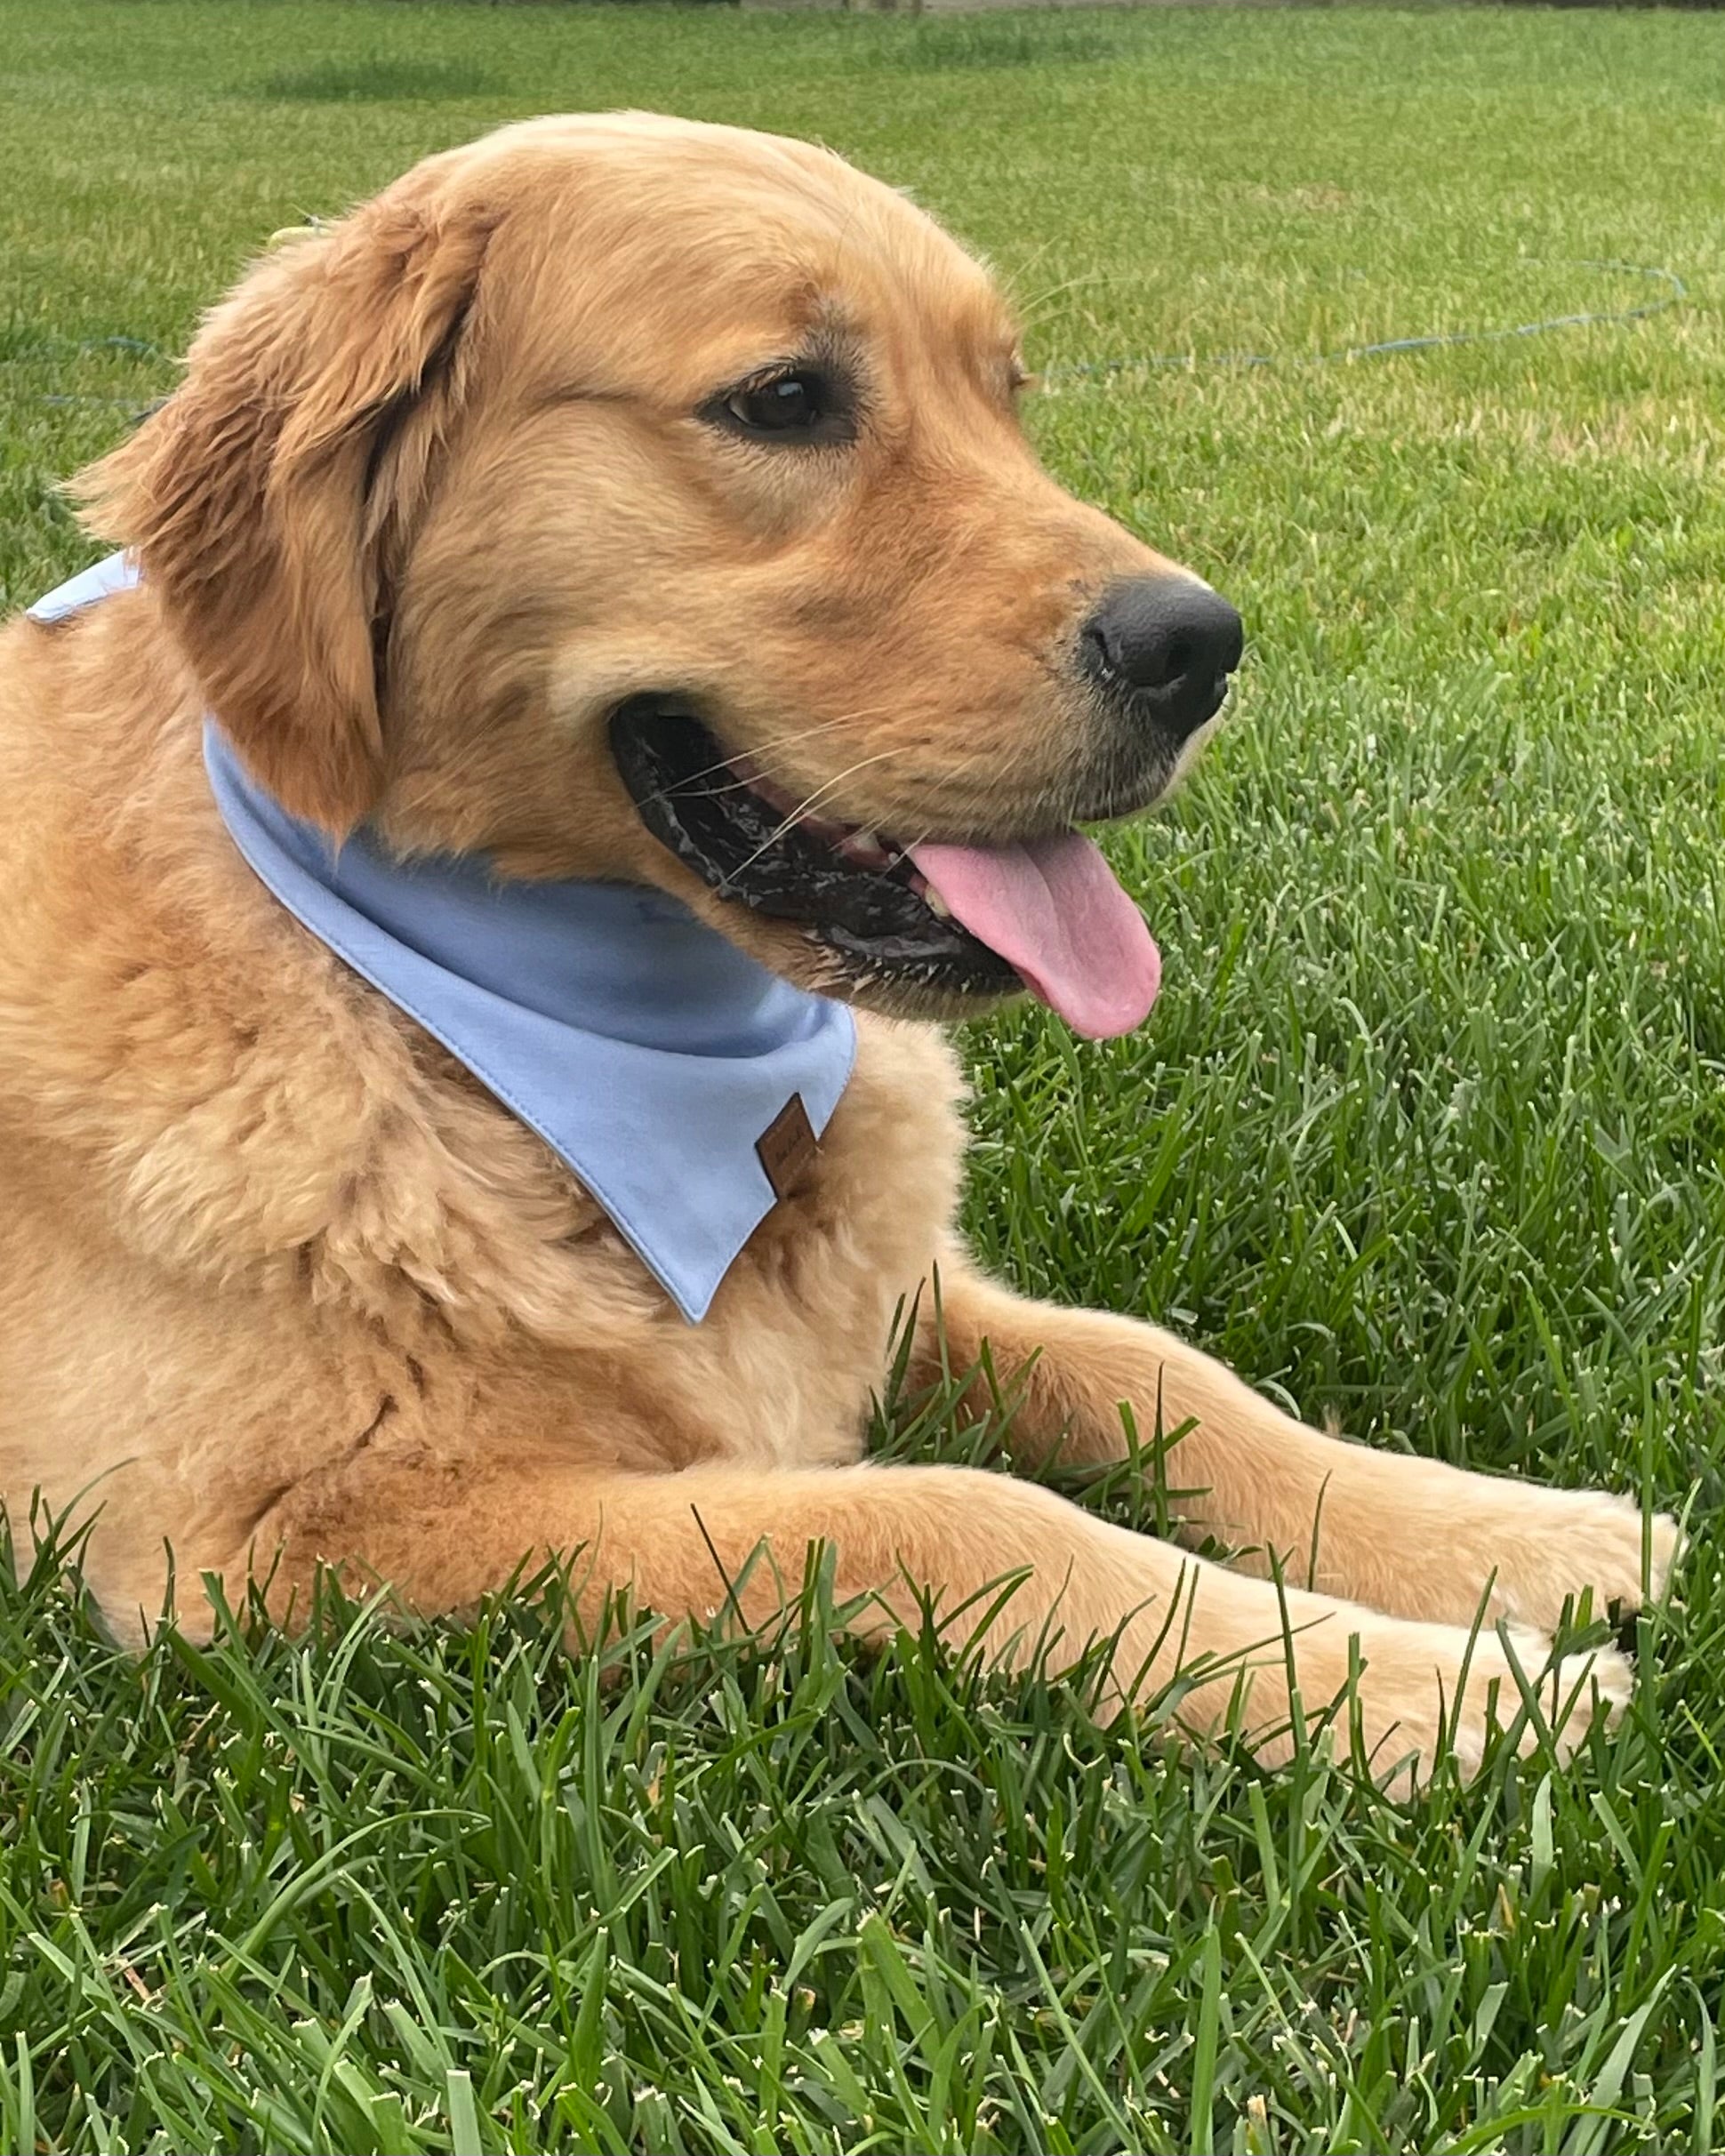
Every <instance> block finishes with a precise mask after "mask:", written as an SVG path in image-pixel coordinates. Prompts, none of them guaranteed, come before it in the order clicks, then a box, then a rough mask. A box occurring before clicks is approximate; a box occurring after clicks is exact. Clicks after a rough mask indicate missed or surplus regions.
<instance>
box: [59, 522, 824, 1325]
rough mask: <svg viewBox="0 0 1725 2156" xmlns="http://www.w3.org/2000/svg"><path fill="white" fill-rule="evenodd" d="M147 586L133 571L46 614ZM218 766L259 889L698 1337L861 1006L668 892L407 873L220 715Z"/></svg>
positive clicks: (67, 598)
mask: <svg viewBox="0 0 1725 2156" xmlns="http://www.w3.org/2000/svg"><path fill="white" fill-rule="evenodd" d="M133 581H136V578H135V575H134V574H133V573H132V572H131V571H130V569H129V568H128V567H127V566H126V565H124V564H123V563H121V562H120V561H119V560H118V557H116V559H115V560H114V561H111V562H105V563H101V564H99V565H97V567H96V568H95V569H94V570H92V571H88V572H86V573H85V574H84V576H83V577H81V578H75V579H74V580H73V581H72V582H71V583H69V584H67V585H63V586H61V587H60V589H59V590H57V591H55V592H52V593H50V594H49V596H48V597H46V598H45V599H44V600H42V601H40V602H39V603H38V604H37V605H36V606H35V607H33V608H32V609H31V612H32V613H34V614H36V616H37V618H38V619H42V620H54V619H58V618H60V616H62V615H64V614H67V613H71V612H73V611H75V610H76V608H78V607H80V606H83V605H90V604H92V603H94V602H95V601H97V600H99V599H100V598H101V597H105V596H106V595H107V594H108V592H110V591H114V590H117V589H124V587H125V585H126V584H128V583H130V582H133ZM204 755H205V767H206V769H207V771H208V773H209V778H210V785H211V790H212V793H213V797H214V799H215V803H216V805H217V807H218V808H219V810H220V812H221V818H222V821H223V822H224V823H225V824H226V826H227V828H228V830H229V834H230V836H231V837H232V838H233V840H234V843H235V845H236V846H237V848H238V849H239V852H240V853H241V854H242V855H243V856H244V857H245V861H246V862H248V863H249V865H250V866H251V868H252V870H253V872H254V873H255V874H256V876H257V877H258V879H259V881H260V882H261V884H262V885H263V886H265V888H266V889H267V890H268V891H269V892H270V893H271V894H272V895H273V896H274V897H275V898H276V899H277V901H278V902H280V903H281V904H282V905H283V906H285V908H286V909H287V910H288V911H289V912H290V913H291V914H293V917H294V918H295V919H297V920H298V921H299V922H300V923H301V925H302V926H304V927H306V928H307V929H308V930H309V932H310V933H311V934H313V935H314V936H316V937H317V940H318V941H319V942H322V943H324V944H325V945H326V946H327V947H328V948H329V949H330V950H332V951H333V952H334V954H335V955H336V957H337V958H340V959H341V960H342V961H343V963H344V964H346V965H347V966H349V967H351V968H352V970H353V971H354V972H355V973H357V974H359V975H361V977H362V978H363V979H365V980H366V981H367V982H370V983H371V985H372V986H373V988H375V989H377V990H379V991H380V992H381V994H382V995H383V996H385V997H386V998H388V999H389V1002H391V1003H392V1004H394V1005H395V1006H397V1009H399V1010H401V1011H403V1012H404V1013H405V1014H406V1015H407V1016H408V1017H409V1018H411V1019H413V1021H414V1022H416V1023H417V1024H419V1025H420V1026H421V1027H422V1028H423V1029H424V1030H425V1031H426V1032H428V1033H429V1034H430V1035H431V1036H432V1037H433V1038H435V1039H437V1040H438V1041H440V1042H442V1044H443V1045H444V1046H445V1047H446V1048H447V1049H448V1050H449V1051H450V1053H451V1054H453V1055H454V1056H455V1057H456V1058H457V1059H458V1061H460V1062H462V1063H464V1064H465V1065H466V1066H467V1068H468V1069H469V1070H471V1071H472V1072H473V1074H474V1075H475V1077H477V1078H478V1079H479V1080H480V1081H481V1083H482V1084H484V1085H485V1087H486V1088H487V1089H488V1090H489V1091H490V1092H491V1093H492V1094H493V1095H494V1096H495V1097H496V1098H497V1100H498V1101H499V1102H501V1103H502V1105H503V1106H504V1107H505V1108H507V1109H508V1110H509V1112H510V1113H511V1114H513V1115H514V1116H516V1117H517V1118H518V1119H519V1120H520V1121H521V1122H523V1123H525V1124H526V1126H528V1127H529V1128H530V1129H532V1130H534V1131H535V1132H536V1133H537V1134H539V1136H540V1137H541V1138H542V1139H543V1140H544V1142H545V1143H546V1144H547V1145H549V1146H550V1148H551V1150H552V1151H553V1152H554V1153H556V1154H557V1155H558V1158H560V1159H562V1160H563V1161H564V1162H565V1163H566V1166H568V1167H569V1169H570V1170H571V1172H572V1173H573V1174H574V1175H575V1176H576V1177H577V1178H578V1179H579V1180H580V1182H582V1184H583V1185H584V1186H585V1187H586V1188H587V1189H588V1190H590V1192H591V1193H592V1195H593V1197H594V1198H597V1199H598V1202H599V1204H600V1205H602V1206H604V1208H605V1210H606V1214H608V1215H609V1216H610V1218H611V1220H612V1222H614V1225H615V1226H616V1228H617V1229H618V1230H619V1231H620V1233H621V1234H622V1236H623V1237H624V1238H625V1239H626V1240H627V1241H628V1242H629V1243H630V1245H631V1246H632V1247H633V1248H634V1249H635V1251H636V1252H637V1254H638V1255H639V1257H640V1258H641V1260H642V1262H644V1263H645V1264H646V1267H647V1269H648V1270H649V1271H651V1272H652V1273H653V1274H654V1277H655V1278H657V1279H658V1280H659V1282H660V1283H661V1285H662V1286H663V1287H664V1289H665V1290H666V1292H667V1293H668V1294H669V1295H670V1298H671V1300H672V1301H673V1302H675V1303H676V1305H677V1307H678V1310H681V1311H682V1313H683V1315H684V1316H685V1317H686V1318H688V1319H689V1320H690V1321H691V1322H698V1321H699V1320H700V1319H701V1318H702V1317H703V1316H704V1315H705V1314H706V1311H707V1309H708V1307H709V1305H710V1302H711V1301H712V1299H713V1296H714V1294H716V1293H717V1291H718V1286H719V1283H720V1282H721V1280H722V1279H723V1278H724V1276H725V1274H726V1271H727V1270H729V1268H730V1266H731V1264H732V1263H733V1262H734V1260H735V1258H736V1256H737V1254H738V1253H739V1252H740V1251H741V1250H742V1246H743V1245H744V1244H745V1243H746V1242H747V1241H748V1239H749V1238H750V1235H751V1234H752V1233H753V1232H754V1230H755V1229H756V1228H757V1227H758V1225H759V1224H760V1222H761V1221H762V1220H763V1219H764V1218H765V1217H766V1214H768V1213H769V1212H770V1211H771V1210H772V1208H773V1206H774V1204H775V1203H776V1202H778V1200H779V1198H781V1197H783V1196H789V1195H791V1194H792V1193H793V1192H794V1190H795V1189H796V1187H797V1185H798V1181H799V1178H800V1177H801V1175H802V1174H805V1173H806V1169H807V1166H808V1158H807V1157H808V1154H809V1152H810V1150H811V1149H812V1146H813V1144H814V1141H815V1140H816V1139H818V1136H819V1134H820V1133H821V1132H822V1130H823V1129H824V1128H825V1126H826V1124H827V1121H828V1119H829V1118H830V1116H831V1114H832V1112H833V1110H834V1109H835V1108H836V1107H837V1105H838V1099H839V1096H840V1095H841V1094H842V1093H843V1091H844V1088H845V1086H846V1081H847V1080H848V1078H849V1076H850V1071H851V1066H852V1062H853V1060H854V1054H855V1028H854V1021H853V1019H852V1016H851V1014H850V1012H849V1011H848V1010H847V1009H846V1007H845V1006H843V1005H841V1004H838V1003H834V1002H831V1001H830V1000H828V999H827V998H822V997H818V996H812V995H809V994H807V993H806V992H805V991H804V990H799V989H796V988H793V987H792V986H791V985H790V983H789V982H785V981H782V980H781V979H779V977H778V976H777V975H776V974H771V973H769V972H768V971H767V970H766V968H765V967H764V966H760V965H758V963H757V962H756V961H755V960H754V959H752V958H749V957H748V956H746V955H745V954H744V953H743V952H742V951H740V950H738V949H737V948H736V947H735V945H734V944H732V943H730V942H727V941H726V938H725V937H723V936H721V935H720V934H718V932H717V931H716V930H714V929H711V928H709V927H707V926H705V925H704V924H703V923H702V922H700V921H699V920H697V919H696V918H695V917H694V915H693V914H692V913H691V912H689V910H687V909H686V907H684V906H682V905H680V904H678V902H676V901H675V900H673V899H671V898H669V897H667V896H666V895H664V894H662V893H659V892H653V891H646V890H642V889H638V888H634V887H630V886H622V885H617V884H602V883H590V882H584V881H576V880H566V881H555V882H521V881H516V880H505V879H502V878H499V877H497V876H496V875H495V874H494V873H493V871H492V870H491V869H490V867H489V866H488V864H487V863H486V862H484V861H482V860H478V859H475V858H472V857H459V858H458V857H453V856H449V857H444V858H438V859H431V860H425V861H403V860H400V859H397V858H396V857H395V856H393V855H391V854H389V853H388V852H387V851H385V849H384V848H383V847H382V846H381V845H379V844H378V843H377V841H376V840H375V839H374V838H373V837H372V836H371V835H370V834H369V833H368V832H366V831H365V830H361V831H359V832H357V833H356V834H354V835H353V836H352V837H350V838H348V839H347V840H345V841H344V842H342V843H341V844H339V845H338V844H337V843H336V842H335V841H333V840H332V839H331V838H329V837H328V836H327V834H325V832H323V831H321V830H318V829H317V827H316V826H314V825H312V824H309V823H306V822H301V821H300V820H299V819H298V818H296V817H293V816H292V815H290V814H288V813H287V812H286V811H285V809H284V808H283V807H282V806H281V805H280V804H279V803H278V802H277V801H276V800H275V799H274V798H273V797H271V796H270V795H269V794H268V793H266V792H265V791H264V790H263V789H261V787H259V786H258V785H257V784H256V783H255V781H253V779H252V778H251V777H250V775H249V774H248V773H247V772H246V771H245V767H244V765H242V764H241V762H240V760H239V757H237V754H236V753H235V751H234V749H233V747H232V745H231V744H230V743H229V741H228V740H227V737H226V736H225V735H224V734H223V733H222V732H221V726H220V724H219V723H218V722H217V721H216V720H215V719H211V720H208V721H206V723H205V736H204Z"/></svg>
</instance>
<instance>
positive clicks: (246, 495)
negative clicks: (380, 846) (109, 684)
mask: <svg viewBox="0 0 1725 2156" xmlns="http://www.w3.org/2000/svg"><path fill="white" fill-rule="evenodd" d="M491 229H492V220H490V219H488V218H487V217H486V216H485V215H483V214H481V213H478V212H475V211H474V210H473V209H472V208H471V207H469V206H462V207H460V208H447V207H445V206H443V205H441V204H437V203H435V202H427V201H425V200H414V199H411V198H409V199H404V198H402V196H401V194H400V192H399V190H391V192H390V193H389V194H387V195H384V196H381V197H380V198H379V199H378V200H376V201H375V202H373V203H370V204H366V205H365V208H363V209H361V210H358V211H357V212H355V213H354V214H353V215H352V216H351V217H349V218H348V219H347V220H344V221H343V222H342V223H341V224H339V225H336V226H334V227H332V228H328V229H326V230H322V231H314V232H309V234H308V235H307V236H305V237H303V238H301V237H299V236H289V238H288V240H287V243H286V244H285V245H284V246H280V247H278V248H277V251H276V252H274V253H273V254H271V255H269V256H266V257H265V258H264V260H262V261H261V262H260V263H259V264H258V265H257V267H256V268H254V269H253V271H252V272H251V274H250V276H249V277H247V278H246V279H245V282H244V283H243V284H242V285H240V286H239V287H238V289H237V291H236V292H235V293H233V294H232V296H231V297H230V298H229V299H228V300H226V301H223V303H222V304H221V306H220V307H218V308H217V309H215V310H214V311H213V313H212V314H211V315H210V316H209V317H208V318H207V319H206V321H205V324H204V326H203V328H202V329H201V331H200V332H199V333H198V336H197V341H195V343H194V344H193V346H192V349H191V352H190V355H189V360H188V366H187V374H186V379H185V381H184V382H183V383H182V384H181V388H180V389H178V390H177V391H176V392H175V393H174V395H173V397H170V398H169V399H168V401H167V403H166V404H165V405H163V406H162V407H161V409H160V410H159V411H158V412H157V413H155V415H154V416H153V417H152V418H150V419H149V420H148V421H146V422H145V424H144V425H143V426H142V427H141V428H140V429H139V431H138V432H137V434H135V435H134V436H133V437H132V438H131V439H130V440H129V441H128V442H126V443H125V444H124V445H123V446H122V447H121V448H119V449H118V450H116V452H114V453H113V454H112V455H110V456H108V458H106V459H105V460H104V461H102V462H101V463H100V464H97V465H95V466H94V467H92V469H91V470H89V471H88V472H86V473H85V474H84V476H83V478H82V480H81V481H80V492H81V493H82V497H83V499H84V503H85V505H86V509H87V511H88V521H89V523H90V525H91V526H92V529H93V530H95V531H96V532H97V533H100V535H101V536H102V537H104V538H107V539H108V540H111V541H118V542H119V543H120V544H122V545H124V546H125V547H127V548H129V549H132V552H134V553H135V554H136V556H137V557H138V559H139V561H140V565H141V567H142V570H143V573H144V578H145V581H146V582H147V583H148V584H149V585H150V586H152V587H153V588H154V589H156V591H158V592H159V594H160V596H161V600H162V604H163V605H164V609H165V611H166V613H167V617H168V620H169V622H170V624H171V625H172V627H173V631H174V634H175V636H176V637H178V639H179V641H180V644H181V647H182V649H183V650H184V651H185V653H186V655H187V657H188V658H189V661H190V662H191V665H192V669H193V671H194V672H195V673H196V674H197V678H198V681H199V685H200V686H201V687H202V689H203V691H204V693H205V697H206V698H207V700H208V703H209V708H210V709H211V710H212V711H213V713H214V714H215V716H216V717H217V718H219V719H220V721H221V725H222V726H223V728H224V729H225V730H226V732H227V733H228V734H229V737H230V738H231V739H232V741H234V744H235V746H236V747H237V749H238V750H239V752H240V755H241V757H243V759H244V760H245V764H246V765H247V766H248V768H249V769H250V770H251V772H252V773H253V776H254V777H255V778H256V779H258V780H259V781H260V782H261V784H262V785H264V786H265V787H267V788H268V789H269V791H270V792H271V793H272V794H273V795H275V797H277V800H279V801H280V802H281V803H282V804H283V805H284V806H285V807H286V808H287V809H289V810H290V811H291V812H292V813H293V814H295V815H300V816H304V817H308V818H309V819H310V820H312V821H313V822H317V823H318V824H321V825H323V826H324V827H325V829H326V830H332V831H334V832H338V833H340V832H343V831H345V830H349V829H350V828H351V827H352V826H353V825H354V824H355V823H357V822H359V821H360V819H361V818H363V817H364V816H365V814H366V812H367V811H368V810H369V809H370V808H371V807H372V805H373V803H374V802H375V800H376V797H377V793H378V789H379V787H380V785H381V780H382V772H383V741H382V731H381V722H380V715H379V708H378V703H379V683H378V654H379V653H380V651H381V641H382V637H383V636H384V634H385V632H386V629H387V621H386V620H385V616H386V614H387V609H388V593H387V590H386V589H384V579H383V574H382V570H381V562H380V547H379V543H378V534H379V533H380V531H381V528H382V527H383V526H385V525H387V524H388V523H389V519H390V516H391V513H392V511H393V510H394V509H396V508H397V506H398V505H395V504H390V503H380V502H379V501H377V500H376V499H374V498H373V496H374V492H375V485H376V483H377V482H378V481H379V479H380V468H381V466H382V464H383V463H384V461H386V459H388V458H389V448H390V445H391V442H392V440H393V439H394V437H395V435H396V433H397V429H399V427H400V426H401V423H402V421H403V419H404V416H405V414H406V413H409V412H410V411H414V410H415V408H416V407H417V405H418V404H419V402H420V400H421V399H422V398H435V399H437V400H441V404H442V411H441V414H440V419H441V420H442V421H447V420H448V419H449V418H451V417H453V412H454V410H455V408H456V406H457V405H458V403H459V399H460V396H461V376H462V373H463V372H464V370H462V369H461V367H460V365H459V364H458V347H459V342H460V339H461V330H462V326H463V324H464V322H465V320H466V317H467V315H468V313H469V309H470V307H471V305H472V301H473V294H474V290H475V285H476V282H477V277H478V274H479V267H480V263H481V261H482V260H483V259H484V255H485V245H486V242H487V239H488V238H489V236H490V232H491ZM419 447H420V450H421V455H420V457H419V458H418V459H417V460H416V461H417V462H418V465H419V468H420V469H421V472H422V471H423V463H424V454H423V453H424V448H425V445H424V442H423V441H421V443H420V445H419Z"/></svg>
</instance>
